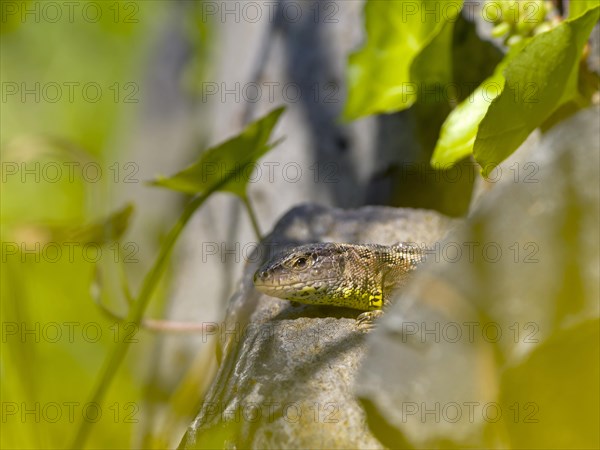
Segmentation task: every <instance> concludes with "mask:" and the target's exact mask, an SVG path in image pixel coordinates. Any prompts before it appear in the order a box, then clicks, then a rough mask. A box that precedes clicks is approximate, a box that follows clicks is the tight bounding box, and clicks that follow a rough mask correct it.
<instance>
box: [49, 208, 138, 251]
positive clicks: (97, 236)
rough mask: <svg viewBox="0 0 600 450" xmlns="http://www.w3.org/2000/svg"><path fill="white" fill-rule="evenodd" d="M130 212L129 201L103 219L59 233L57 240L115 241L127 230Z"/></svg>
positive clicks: (103, 242)
mask: <svg viewBox="0 0 600 450" xmlns="http://www.w3.org/2000/svg"><path fill="white" fill-rule="evenodd" d="M132 213H133V204H131V203H129V204H127V205H125V206H124V207H123V208H121V209H119V210H117V211H115V212H113V213H112V214H111V215H109V216H108V217H107V218H105V219H103V220H100V221H98V222H95V223H93V224H90V225H87V226H83V227H78V228H75V229H71V230H67V231H64V232H62V233H59V236H58V237H59V240H61V241H75V242H80V243H96V244H105V243H107V242H112V241H115V240H117V239H119V238H120V237H121V236H122V235H123V233H125V231H126V230H127V226H128V225H129V219H130V218H131V214H132Z"/></svg>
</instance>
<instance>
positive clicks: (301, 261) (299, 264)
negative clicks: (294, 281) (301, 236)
mask: <svg viewBox="0 0 600 450" xmlns="http://www.w3.org/2000/svg"><path fill="white" fill-rule="evenodd" d="M293 266H294V268H295V269H304V268H305V267H306V266H308V260H307V259H306V258H305V257H304V256H301V257H300V258H298V259H296V261H294V264H293Z"/></svg>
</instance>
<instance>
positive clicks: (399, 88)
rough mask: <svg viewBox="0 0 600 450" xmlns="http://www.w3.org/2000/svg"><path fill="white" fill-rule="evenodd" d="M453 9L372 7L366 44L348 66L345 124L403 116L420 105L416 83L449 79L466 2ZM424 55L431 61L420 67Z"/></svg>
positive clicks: (420, 4) (372, 3) (435, 4)
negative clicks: (367, 118)
mask: <svg viewBox="0 0 600 450" xmlns="http://www.w3.org/2000/svg"><path fill="white" fill-rule="evenodd" d="M451 6H452V7H451V8H450V7H448V4H447V3H446V2H442V1H433V0H422V1H417V2H401V1H397V0H392V1H377V0H369V1H368V2H367V4H366V7H365V23H366V30H367V42H366V44H365V45H364V46H363V47H362V48H361V49H360V50H358V51H356V52H354V53H353V54H351V55H350V57H349V60H348V86H349V87H348V89H349V93H348V101H347V102H346V105H345V108H344V113H343V116H344V119H346V120H352V119H356V118H358V117H361V116H366V115H369V114H375V113H389V112H394V111H401V110H403V109H406V108H408V107H410V106H411V105H412V104H413V103H414V102H415V101H416V99H417V96H418V90H419V89H418V88H417V87H416V86H415V83H419V82H424V81H428V82H431V81H432V80H433V81H436V82H439V81H446V80H447V79H448V78H447V77H449V74H450V71H451V67H452V66H451V64H450V62H449V58H450V45H451V35H452V32H451V30H452V26H453V22H454V20H455V18H456V16H457V14H458V13H459V12H460V10H459V8H460V7H462V2H453V4H452V5H451ZM448 30H449V31H448ZM438 36H439V39H438ZM428 47H429V48H428ZM425 50H427V53H428V57H427V58H424V57H423V58H421V59H420V61H418V62H417V61H416V60H417V58H418V57H419V55H420V54H421V53H422V52H425ZM413 64H416V65H415V67H414V69H413V70H411V69H412V68H413ZM415 77H417V78H415Z"/></svg>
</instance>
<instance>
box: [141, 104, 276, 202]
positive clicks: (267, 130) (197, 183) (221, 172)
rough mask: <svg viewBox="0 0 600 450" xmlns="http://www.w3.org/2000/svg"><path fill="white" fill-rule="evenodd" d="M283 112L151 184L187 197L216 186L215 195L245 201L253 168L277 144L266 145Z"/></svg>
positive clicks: (263, 120) (247, 129)
mask: <svg viewBox="0 0 600 450" xmlns="http://www.w3.org/2000/svg"><path fill="white" fill-rule="evenodd" d="M284 109H285V108H283V107H281V108H277V109H275V110H273V111H271V112H270V113H269V114H267V115H266V116H264V117H262V118H261V119H259V120H257V121H255V122H252V123H251V124H249V125H248V126H247V127H246V128H245V129H244V130H243V131H242V132H241V133H240V134H238V135H237V136H235V137H233V138H231V139H229V140H228V141H225V142H224V143H222V144H220V145H217V146H216V147H212V148H209V149H208V150H206V151H205V152H203V153H202V154H201V155H200V158H199V159H198V160H197V161H196V162H194V163H193V164H191V165H190V166H188V167H186V168H185V169H183V170H181V171H180V172H177V173H176V174H175V175H172V176H170V177H158V178H157V179H156V180H154V181H153V182H152V184H153V185H155V186H161V187H166V188H168V189H172V190H174V191H179V192H185V193H188V194H202V193H205V192H209V191H210V190H212V189H214V188H215V187H216V186H218V189H217V190H219V191H227V192H231V193H233V194H236V195H237V196H239V197H241V198H242V199H245V198H246V185H247V184H248V180H249V178H250V176H251V175H252V170H253V168H254V164H255V163H256V161H257V160H258V159H259V158H261V157H262V156H263V155H264V154H265V153H266V152H267V151H269V150H270V149H271V148H273V147H274V146H275V145H277V144H278V143H279V142H280V141H277V142H275V143H272V144H269V143H268V140H269V138H270V137H271V132H272V131H273V128H274V127H275V125H276V124H277V120H278V119H279V116H281V114H282V113H283V111H284ZM220 185H221V186H220Z"/></svg>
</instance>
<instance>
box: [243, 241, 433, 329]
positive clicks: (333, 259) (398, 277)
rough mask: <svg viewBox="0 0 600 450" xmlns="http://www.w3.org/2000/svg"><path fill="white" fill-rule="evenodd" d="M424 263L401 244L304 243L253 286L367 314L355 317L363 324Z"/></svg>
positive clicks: (419, 251) (418, 251)
mask: <svg viewBox="0 0 600 450" xmlns="http://www.w3.org/2000/svg"><path fill="white" fill-rule="evenodd" d="M424 259H425V249H423V248H420V247H418V246H416V245H412V244H406V243H401V244H395V245H391V246H385V245H377V244H364V245H354V244H336V243H317V244H307V245H301V246H299V247H296V248H294V249H292V250H291V251H289V252H287V253H284V254H283V255H280V256H277V257H275V258H273V259H272V260H270V261H268V262H267V263H265V264H264V265H263V266H262V267H261V268H260V269H258V270H257V271H256V273H255V274H254V285H255V286H256V288H257V289H258V290H259V291H261V292H263V293H265V294H267V295H270V296H272V297H278V298H283V299H286V300H292V301H296V302H300V303H307V304H311V305H333V306H341V307H346V308H354V309H358V310H361V311H369V312H368V313H364V314H361V315H360V316H359V317H358V321H359V325H361V324H363V323H364V324H367V325H369V324H370V323H371V322H372V321H373V320H374V319H375V318H376V317H378V316H379V315H380V314H381V309H382V308H383V307H384V306H385V305H386V304H387V303H388V301H389V296H390V293H391V291H392V290H393V289H395V288H397V287H399V286H401V285H402V284H404V282H405V281H406V279H407V276H408V274H409V273H410V272H412V271H413V270H414V269H415V268H416V267H417V265H418V264H419V263H420V262H421V261H423V260H424Z"/></svg>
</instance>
